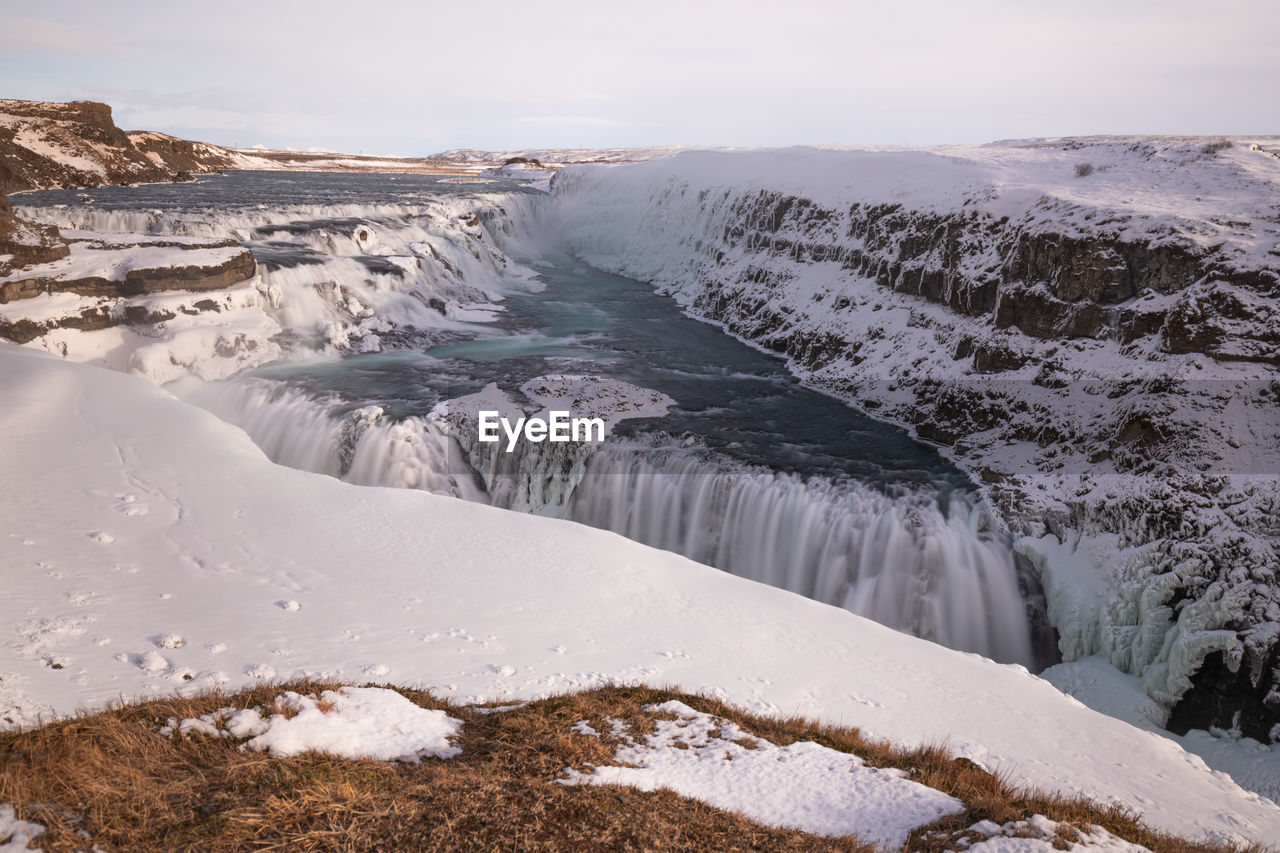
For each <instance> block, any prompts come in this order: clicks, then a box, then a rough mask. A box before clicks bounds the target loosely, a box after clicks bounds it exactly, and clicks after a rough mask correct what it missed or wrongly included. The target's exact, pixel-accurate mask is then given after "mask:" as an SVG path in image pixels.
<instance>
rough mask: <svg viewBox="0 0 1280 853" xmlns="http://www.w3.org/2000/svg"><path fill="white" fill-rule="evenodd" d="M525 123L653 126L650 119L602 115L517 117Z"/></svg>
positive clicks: (581, 125) (583, 125) (586, 125)
mask: <svg viewBox="0 0 1280 853" xmlns="http://www.w3.org/2000/svg"><path fill="white" fill-rule="evenodd" d="M516 121H518V122H522V123H524V124H560V125H573V126H575V127H653V126H654V123H653V122H649V121H622V120H620V119H613V118H604V117H602V116H522V117H521V118H518V119H516Z"/></svg>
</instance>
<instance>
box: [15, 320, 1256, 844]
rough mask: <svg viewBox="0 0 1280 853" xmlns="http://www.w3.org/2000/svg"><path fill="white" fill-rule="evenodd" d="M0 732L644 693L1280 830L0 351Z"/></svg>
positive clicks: (859, 629)
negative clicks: (258, 701)
mask: <svg viewBox="0 0 1280 853" xmlns="http://www.w3.org/2000/svg"><path fill="white" fill-rule="evenodd" d="M0 398H3V399H4V400H5V401H6V405H5V407H4V408H3V410H2V411H0V427H2V428H3V430H4V435H5V437H6V440H5V441H4V442H3V443H2V444H0V470H2V471H4V477H5V484H6V486H7V488H6V489H5V490H4V492H3V495H2V496H0V507H2V509H0V518H2V519H3V524H4V529H3V530H2V531H0V565H3V566H4V567H5V571H6V577H7V579H8V595H6V596H5V597H3V599H0V624H3V625H7V626H11V628H10V629H9V631H8V636H7V637H5V638H4V641H3V646H0V708H3V710H2V711H0V720H3V721H4V722H5V724H6V725H9V726H15V725H17V726H22V725H30V724H33V723H35V722H36V721H37V720H38V719H40V717H41V716H42V715H49V714H68V713H71V712H73V711H74V710H76V709H77V708H81V707H91V708H93V707H102V706H103V705H105V704H106V703H108V702H111V701H114V700H116V699H118V698H119V697H120V696H122V695H123V696H145V695H163V694H167V693H170V692H173V691H193V690H204V689H207V688H208V687H211V686H215V685H220V686H224V687H227V688H234V687H236V686H239V685H243V684H250V683H254V682H257V681H260V680H263V679H271V678H281V677H287V676H291V675H316V676H328V677H337V678H344V679H350V680H353V681H368V680H373V681H383V682H386V681H393V682H395V683H399V684H405V685H421V686H428V687H431V688H433V689H436V690H439V691H441V692H442V693H443V694H444V695H446V696H450V697H454V698H458V699H461V700H463V701H468V702H473V701H474V702H478V701H487V700H494V699H508V698H510V699H519V698H530V697H537V696H543V695H547V694H549V693H554V692H556V691H562V690H568V689H574V688H579V687H589V686H593V685H599V684H605V683H614V682H619V681H621V682H634V681H641V680H643V681H647V682H652V683H658V684H674V685H678V686H680V687H681V688H684V689H687V690H691V691H706V692H708V693H710V694H712V695H715V696H718V697H722V698H724V699H727V700H729V701H731V702H734V703H737V704H740V705H742V706H743V707H746V708H748V709H751V710H754V711H759V712H766V713H775V714H779V713H780V714H789V713H799V714H805V715H809V716H813V717H817V718H820V719H823V720H827V721H831V722H839V723H843V724H845V725H856V726H859V727H862V728H863V729H864V730H865V731H867V732H870V733H874V734H876V735H879V736H884V737H890V738H894V739H896V740H899V741H902V742H909V743H919V742H924V741H936V740H943V739H945V740H947V741H948V742H949V743H950V744H951V746H952V747H953V748H954V749H955V750H956V751H957V752H958V753H959V754H961V755H964V756H966V757H969V758H971V759H972V760H974V761H976V762H978V763H980V764H981V765H983V766H984V767H987V768H990V769H992V770H1003V771H1007V772H1009V773H1011V774H1013V775H1014V776H1015V777H1017V778H1022V779H1026V780H1027V781H1029V782H1032V783H1035V784H1039V785H1044V786H1047V787H1051V788H1054V789H1058V790H1063V791H1068V792H1081V793H1086V794H1088V795H1090V796H1093V797H1095V798H1098V799H1100V800H1102V801H1119V802H1123V803H1126V804H1128V805H1129V806H1131V807H1133V808H1135V809H1137V810H1138V811H1139V812H1140V813H1141V814H1142V815H1143V817H1144V818H1145V819H1146V820H1147V821H1148V822H1149V823H1151V824H1152V825H1153V826H1156V827H1159V828H1163V829H1167V830H1171V831H1175V832H1180V833H1186V834H1189V835H1193V836H1208V837H1213V838H1222V839H1225V838H1241V839H1249V840H1264V839H1268V838H1275V837H1280V807H1278V806H1276V805H1275V804H1274V803H1272V802H1271V801H1269V800H1266V799H1264V798H1262V797H1259V796H1257V795H1256V794H1252V793H1249V792H1246V791H1243V790H1242V789H1240V788H1239V787H1238V786H1236V785H1235V784H1234V783H1233V782H1232V781H1231V780H1230V779H1229V778H1227V777H1226V776H1225V775H1224V774H1221V773H1215V772H1212V771H1210V770H1208V768H1207V767H1206V766H1205V765H1204V763H1203V762H1202V761H1201V760H1200V759H1198V758H1196V757H1195V756H1192V755H1189V754H1188V753H1186V752H1185V751H1184V750H1182V749H1181V748H1180V747H1179V746H1178V745H1177V744H1175V743H1173V742H1171V741H1170V740H1168V739H1165V738H1162V737H1160V736H1159V735H1156V734H1154V733H1151V732H1146V731H1141V730H1139V729H1136V728H1134V727H1132V726H1130V725H1128V724H1126V723H1123V722H1121V721H1118V720H1116V719H1113V718H1111V717H1107V716H1104V715H1102V714H1099V713H1096V712H1094V711H1091V710H1089V709H1087V708H1085V707H1084V706H1082V705H1080V704H1079V703H1078V702H1076V701H1075V700H1073V699H1071V698H1069V697H1066V696H1064V695H1063V694H1062V693H1060V692H1059V691H1058V690H1056V689H1054V688H1053V687H1052V686H1051V685H1050V684H1048V683H1047V682H1045V681H1042V680H1040V679H1037V678H1035V677H1033V676H1031V675H1029V674H1028V673H1027V672H1026V670H1024V669H1023V668H1021V667H1018V666H1000V665H996V664H994V663H992V662H990V661H988V660H985V659H982V658H980V657H977V656H974V655H966V654H961V653H957V652H953V651H948V650H946V649H944V648H941V647H939V646H936V645H933V644H930V643H927V642H924V641H921V640H917V639H914V638H912V637H909V636H907V635H904V634H900V633H897V632H894V631H891V630H889V629H887V628H883V627H881V626H879V625H876V624H874V623H872V622H869V621H866V620H864V619H860V618H858V617H856V616H854V615H852V614H850V613H848V612H846V611H843V610H839V609H837V608H833V607H829V606H825V605H822V604H818V603H816V602H813V601H810V600H807V599H804V598H801V597H799V596H796V595H792V594H790V593H787V592H783V591H780V590H777V589H773V588H770V587H766V586H763V585H760V584H755V583H752V582H748V581H744V580H740V579H737V578H734V577H732V576H730V575H727V574H725V573H723V572H718V571H716V570H714V569H710V568H707V567H705V566H701V565H698V564H695V563H693V562H690V561H688V560H686V559H683V558H681V557H678V556H674V555H672V554H668V553H665V552H660V551H656V550H653V549H650V548H646V547H644V546H641V545H638V544H635V543H632V542H630V541H627V540H624V539H622V538H620V537H618V536H615V535H612V534H609V533H605V532H601V531H597V530H593V529H589V528H585V527H581V526H578V525H574V524H571V523H566V522H561V521H557V520H553V519H546V518H540V517H536V516H530V515H523V514H518V513H511V512H506V511H503V510H499V509H495V508H491V507H485V506H480V505H475V504H470V503H466V502H463V501H457V500H453V499H450V498H446V497H440V496H434V495H431V494H427V493H424V492H420V491H409V490H396V489H381V488H357V487H353V486H350V485H348V484H344V483H341V482H339V481H337V480H335V479H333V478H329V477H323V476H316V475H312V474H307V473H303V472H299V471H293V470H289V469H285V468H281V467H278V466H275V465H273V464H271V463H270V462H269V461H268V460H267V459H266V458H265V456H264V455H263V454H262V452H261V451H260V450H258V448H257V447H255V446H254V445H253V444H252V442H250V441H249V439H248V438H247V436H245V435H244V433H242V432H241V431H239V430H238V429H235V428H233V427H230V426H228V425H227V424H225V423H223V422H221V421H219V420H217V419H216V418H214V417H213V416H212V415H210V414H208V413H206V412H204V411H202V410H199V409H196V408H194V407H192V406H189V405H187V404H184V403H182V402H180V401H178V400H176V399H174V398H173V397H172V396H171V395H169V394H168V393H167V392H165V391H164V390H162V389H159V388H157V387H155V386H153V385H151V384H149V383H147V382H145V381H143V380H142V379H140V378H138V377H134V376H127V375H123V374H119V373H113V372H108V371H103V370H100V369H98V368H94V367H91V366H86V365H79V364H73V363H69V362H66V361H63V360H61V359H58V358H54V357H52V356H50V355H47V354H45V353H41V352H39V351H36V350H33V349H31V348H22V347H15V346H10V345H3V346H0Z"/></svg>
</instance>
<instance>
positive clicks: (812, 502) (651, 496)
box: [187, 377, 1037, 667]
mask: <svg viewBox="0 0 1280 853" xmlns="http://www.w3.org/2000/svg"><path fill="white" fill-rule="evenodd" d="M187 399H188V400H190V401H191V402H194V403H196V404H197V405H200V406H202V407H203V408H206V409H208V410H210V411H212V412H213V413H215V414H217V415H218V416H219V417H221V418H223V419H224V420H227V421H229V422H231V423H234V424H237V425H238V426H240V427H241V428H242V429H244V430H245V431H246V432H247V433H248V434H249V435H250V437H252V438H253V440H254V442H255V443H257V445H258V446H259V447H261V448H262V449H263V451H265V452H266V454H267V455H268V456H269V457H270V458H271V459H272V460H273V461H275V462H277V463H280V464H283V465H288V466H289V467H292V468H299V469H302V470H307V471H313V472H315V473H320V474H328V475H330V476H334V477H338V478H340V479H343V480H345V481H347V482H350V483H355V484H359V485H370V486H392V487H397V488H414V489H422V490H424V491H430V492H434V493H436V494H446V495H452V496H455V497H462V498H466V499H468V500H475V501H483V502H490V500H491V497H490V494H488V493H486V491H485V489H484V488H483V487H482V486H481V485H480V484H479V482H478V481H477V478H476V476H475V472H473V471H472V470H471V469H470V468H469V467H468V465H467V462H466V460H467V455H466V453H465V452H464V449H463V448H459V447H458V446H457V445H456V444H454V443H453V442H454V438H453V437H451V436H449V435H446V434H445V433H444V432H442V431H441V429H440V428H439V427H438V426H437V425H436V424H435V423H433V422H431V421H430V420H427V419H424V418H417V417H409V418H405V419H403V420H399V421H394V420H392V419H390V418H388V417H387V416H386V415H385V413H384V411H383V410H382V409H381V408H380V407H378V406H365V407H361V408H354V409H349V410H347V411H344V410H343V408H344V407H343V404H342V403H341V401H339V400H337V399H315V398H312V397H309V396H307V395H305V394H303V393H301V392H298V391H296V390H293V389H291V388H289V387H288V386H286V385H284V384H281V383H278V382H272V381H268V380H263V379H257V378H252V377H250V378H243V379H239V380H236V381H232V382H224V383H210V384H206V385H201V386H199V387H196V388H194V389H193V390H191V391H190V392H189V394H188V397H187ZM532 447H533V448H535V449H531V450H528V455H529V456H530V457H533V456H536V455H537V454H538V453H539V452H540V450H539V449H537V448H542V446H540V445H534V446H532ZM549 447H550V446H547V448H543V449H549ZM553 461H554V460H553ZM536 462H537V460H536V459H533V458H527V459H524V460H523V461H522V462H521V464H519V465H516V466H514V467H512V468H511V470H510V471H507V472H506V473H505V474H504V475H503V476H502V477H500V478H499V480H498V481H497V482H495V483H492V484H490V491H491V492H493V494H494V496H500V495H506V494H508V493H527V492H528V491H529V488H528V487H527V486H526V487H525V488H523V489H522V488H520V485H519V484H515V483H511V482H508V480H509V479H511V478H512V477H516V476H518V477H521V478H538V477H543V475H545V474H546V473H547V471H545V470H543V469H544V468H546V467H547V466H539V465H537V464H536ZM562 467H563V466H559V465H552V466H551V467H550V468H549V469H548V470H554V471H559V470H560V468H562ZM566 488H567V489H571V490H572V491H571V492H570V493H569V496H568V500H567V501H566V502H564V503H563V504H561V505H560V506H559V507H558V508H559V511H560V512H561V514H562V515H563V517H565V518H568V519H571V520H573V521H578V522H581V523H583V524H588V525H591V526H593V527H598V528H602V529H605V530H612V531H614V532H616V533H619V534H621V535H623V536H626V537H627V538H629V539H633V540H636V541H638V542H643V543H645V544H646V545H652V546H653V547H656V548H661V549H663V550H666V551H672V552H675V553H678V554H683V555H684V556H687V557H689V558H691V559H693V560H696V561H698V562H701V563H705V564H707V565H711V566H716V567H717V568H721V569H724V570H725V571H728V572H730V573H732V574H735V575H738V576H740V577H745V578H750V579H752V580H757V581H761V582H763V583H767V584H770V585H771V586H776V587H781V588H783V589H788V590H791V591H792V592H796V593H799V594H801V595H805V596H807V597H809V598H812V599H815V600H817V601H822V602H825V603H828V604H834V605H836V606H839V607H843V608H845V609H846V610H850V611H852V612H854V613H857V614H859V615H861V616H866V617H868V618H870V619H874V620H875V621H877V622H880V623H881V624H884V625H888V626H889V627H892V628H896V629H898V630H901V631H906V632H909V633H912V634H914V635H916V636H919V637H923V638H925V639H929V640H933V641H935V642H938V643H941V644H942V645H945V646H948V647H950V648H955V649H961V650H964V651H973V652H978V653H979V654H982V655H985V656H987V657H991V658H994V659H996V660H999V661H1004V662H1009V663H1021V664H1024V665H1026V666H1029V667H1034V666H1035V665H1036V664H1037V657H1036V649H1035V642H1034V641H1033V637H1032V630H1031V626H1030V623H1029V620H1028V608H1027V603H1026V600H1025V597H1024V593H1023V591H1022V590H1021V589H1020V585H1019V574H1018V570H1017V566H1016V565H1015V562H1014V557H1013V553H1012V551H1011V550H1010V547H1009V543H1008V541H1007V539H1006V537H1004V536H1003V535H1002V534H1000V533H999V532H998V531H996V530H995V529H994V528H993V527H992V526H991V525H990V523H989V520H988V518H987V516H986V513H985V511H984V510H983V509H982V507H981V506H980V505H978V504H976V503H973V502H971V501H970V499H969V498H968V496H966V495H964V494H958V493H954V492H953V493H951V494H950V495H949V497H948V500H947V506H946V507H943V506H940V505H939V500H938V495H937V494H935V493H933V492H931V491H928V490H908V489H902V490H900V491H899V492H898V493H896V494H888V493H885V492H882V491H879V490H876V489H872V488H870V487H867V486H863V485H861V484H858V483H856V482H851V481H842V482H839V483H836V482H832V481H830V480H828V479H825V478H823V477H809V478H801V477H798V476H795V475H790V474H779V473H776V472H773V471H771V470H769V469H767V468H760V467H752V466H743V465H740V464H737V463H733V462H731V461H730V460H727V459H720V458H711V457H709V456H707V455H706V454H702V453H699V452H697V451H695V450H690V449H687V448H678V449H666V450H655V449H653V448H651V447H648V446H644V445H641V444H635V443H631V442H627V441H619V442H611V443H609V444H606V445H605V446H603V447H602V448H600V449H599V450H598V451H596V452H595V454H594V455H592V456H591V457H590V460H589V461H588V462H587V465H586V473H585V476H583V477H582V480H581V482H580V483H578V484H577V485H576V487H575V486H574V485H572V484H566ZM494 489H497V491H493V490H494ZM499 502H503V501H501V500H500V501H499Z"/></svg>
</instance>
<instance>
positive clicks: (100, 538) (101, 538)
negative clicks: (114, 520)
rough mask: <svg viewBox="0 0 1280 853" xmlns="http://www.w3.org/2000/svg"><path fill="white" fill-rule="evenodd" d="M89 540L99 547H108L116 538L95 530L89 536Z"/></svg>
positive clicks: (105, 532) (103, 531)
mask: <svg viewBox="0 0 1280 853" xmlns="http://www.w3.org/2000/svg"><path fill="white" fill-rule="evenodd" d="M89 540H90V541H91V542H97V543H98V544H100V545H109V544H111V543H112V542H114V541H116V537H114V536H112V535H111V534H110V533H108V532H107V531H105V530H95V531H93V532H92V533H90V534H89Z"/></svg>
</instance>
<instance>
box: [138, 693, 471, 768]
mask: <svg viewBox="0 0 1280 853" xmlns="http://www.w3.org/2000/svg"><path fill="white" fill-rule="evenodd" d="M272 710H273V711H274V713H271V714H270V715H269V716H266V717H264V716H263V714H262V712H260V711H258V710H255V709H252V708H250V709H237V708H220V709H219V710H217V711H214V712H213V713H211V714H205V715H204V716H202V717H188V718H187V719H184V720H177V719H170V720H169V721H168V723H167V724H166V725H164V726H163V727H161V728H160V733H161V734H162V735H165V736H170V737H171V736H173V735H175V734H190V733H193V732H194V733H198V734H203V735H208V736H211V737H227V738H233V739H237V740H240V739H244V738H249V740H247V741H246V743H245V744H244V745H243V747H242V748H248V749H251V750H254V751H256V752H267V753H270V754H271V755H274V756H277V757H280V758H285V757H288V756H291V755H298V754H300V753H303V752H323V753H327V754H329V755H336V756H338V757H340V758H350V759H361V758H372V759H374V760H375V761H402V762H407V763H409V764H417V763H419V762H420V761H421V760H422V759H423V758H428V757H433V758H452V757H453V756H455V755H458V754H460V753H461V752H462V749H461V748H460V747H456V746H452V745H451V744H450V739H451V738H455V737H457V736H458V735H459V734H460V733H461V732H462V721H461V720H457V719H454V718H453V717H450V716H449V715H448V714H446V713H445V712H444V711H435V710H430V709H427V708H421V707H419V706H417V705H415V704H413V703H412V702H410V701H409V700H408V699H406V698H404V697H403V696H401V695H400V694H399V693H397V692H395V691H394V690H388V689H385V688H381V687H343V688H340V689H338V690H326V691H324V692H323V693H321V694H320V698H319V699H316V698H315V697H314V696H303V695H302V694H300V693H295V692H293V691H289V692H286V693H282V694H280V696H278V697H276V700H275V706H274V708H273V709H272Z"/></svg>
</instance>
